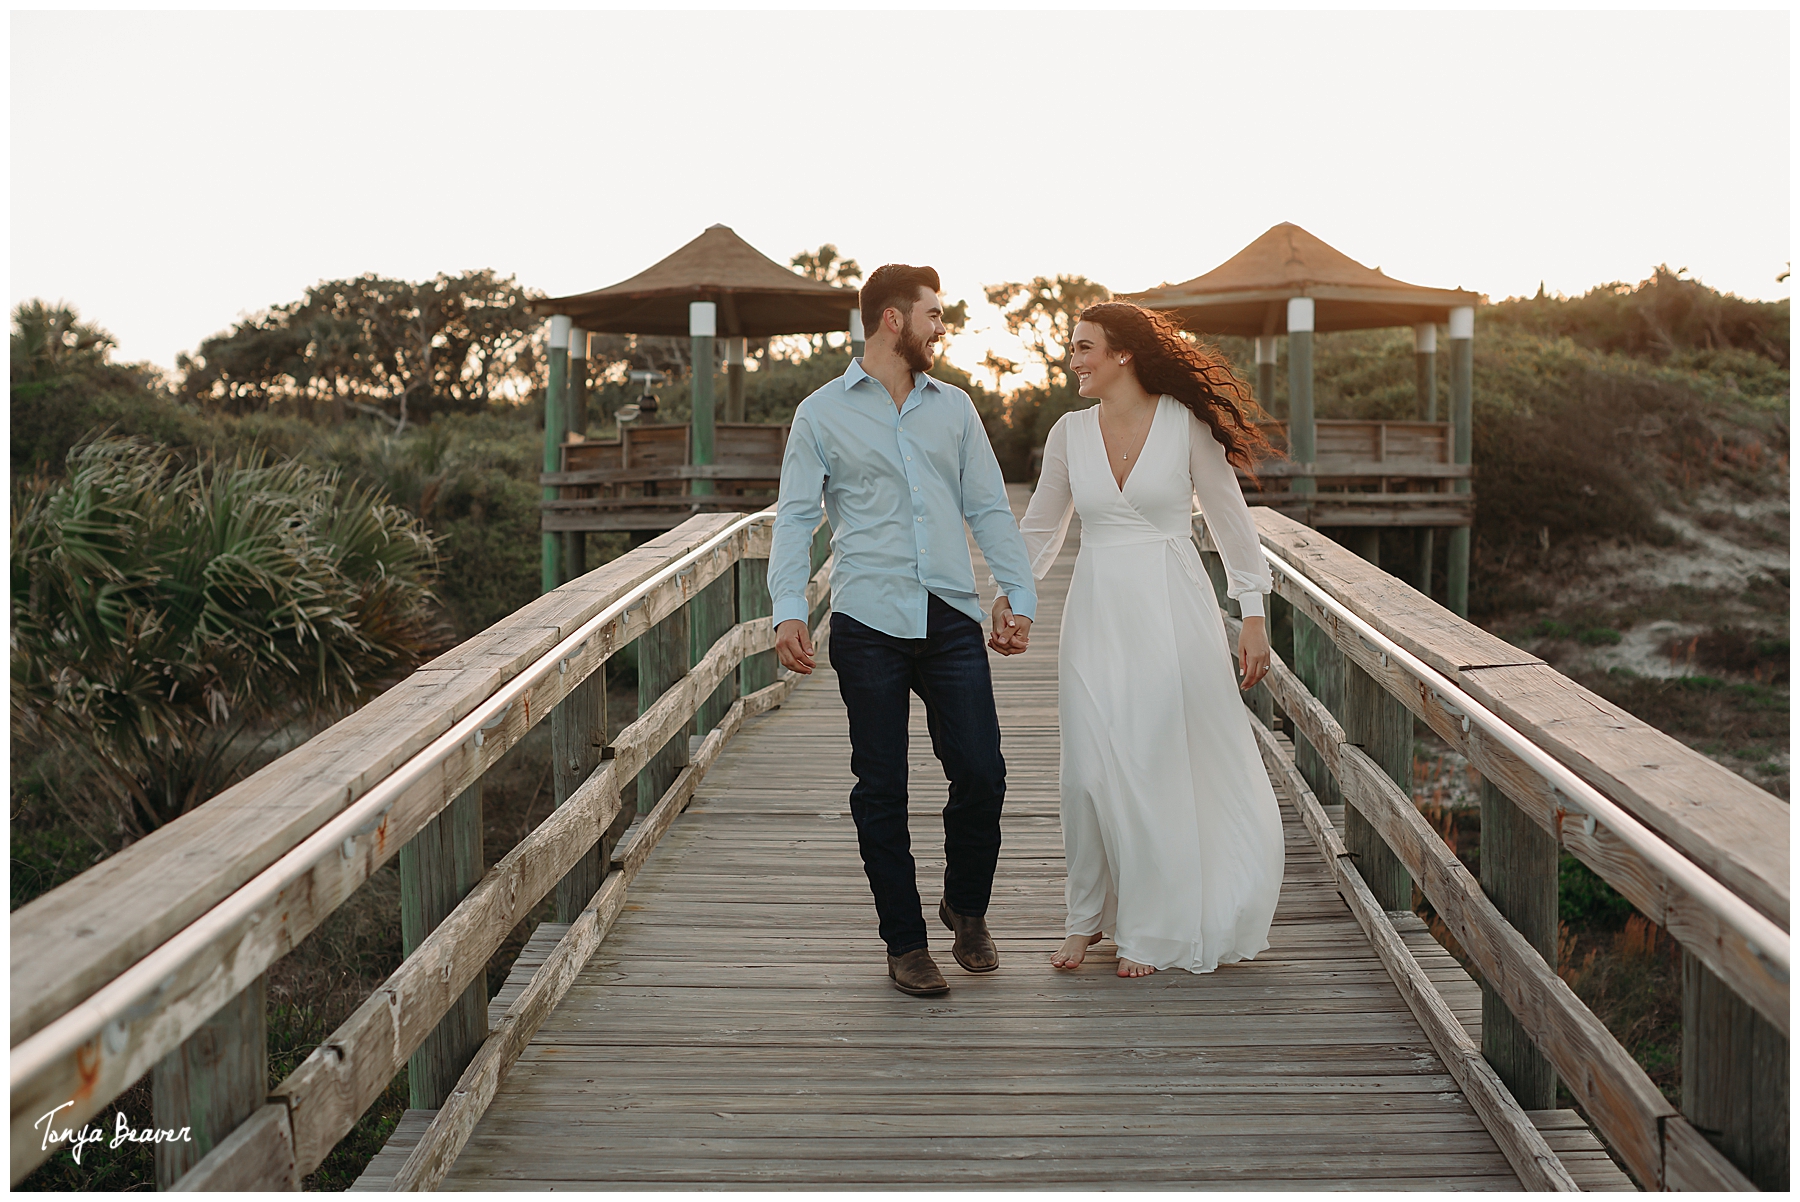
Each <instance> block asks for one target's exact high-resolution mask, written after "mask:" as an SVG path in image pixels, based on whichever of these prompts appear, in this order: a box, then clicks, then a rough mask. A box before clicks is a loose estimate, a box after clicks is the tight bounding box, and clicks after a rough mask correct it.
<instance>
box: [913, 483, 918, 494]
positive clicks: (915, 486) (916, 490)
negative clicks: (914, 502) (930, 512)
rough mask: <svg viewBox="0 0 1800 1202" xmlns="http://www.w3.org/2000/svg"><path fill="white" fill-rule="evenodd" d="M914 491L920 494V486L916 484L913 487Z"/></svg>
mask: <svg viewBox="0 0 1800 1202" xmlns="http://www.w3.org/2000/svg"><path fill="white" fill-rule="evenodd" d="M913 491H914V492H918V491H919V486H918V485H917V484H915V485H913Z"/></svg>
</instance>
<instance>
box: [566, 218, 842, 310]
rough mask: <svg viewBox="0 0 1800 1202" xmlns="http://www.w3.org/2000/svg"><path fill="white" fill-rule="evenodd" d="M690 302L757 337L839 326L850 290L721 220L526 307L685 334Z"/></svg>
mask: <svg viewBox="0 0 1800 1202" xmlns="http://www.w3.org/2000/svg"><path fill="white" fill-rule="evenodd" d="M693 301H712V302H714V303H715V304H717V305H718V306H719V313H718V317H719V321H718V329H719V333H720V334H722V335H726V336H730V337H748V338H765V337H768V336H770V335H773V334H822V333H826V332H828V331H831V330H842V329H846V328H848V326H849V324H850V310H852V309H854V308H856V307H857V293H856V289H854V288H839V287H836V286H834V285H832V284H822V283H820V282H819V281H817V280H810V279H807V278H806V277H805V276H803V275H798V274H796V273H795V272H793V271H790V270H788V269H787V268H786V267H783V266H781V264H779V263H776V262H775V261H774V260H772V259H770V258H768V257H766V256H765V255H763V254H762V252H760V251H758V250H757V249H756V248H755V247H754V246H751V245H750V244H749V243H748V242H745V241H744V240H743V239H742V238H740V237H738V236H737V235H736V234H735V233H733V232H732V231H731V229H730V228H729V227H728V226H723V225H711V226H708V227H707V228H706V231H705V232H704V233H702V234H701V235H700V236H699V237H698V238H695V239H694V240H693V241H692V242H689V243H688V244H687V245H686V246H684V247H682V248H681V249H680V250H678V251H676V252H675V253H674V254H672V255H670V256H669V257H668V258H666V259H664V260H662V262H660V263H657V264H655V265H654V266H652V267H649V268H647V269H645V270H643V271H640V272H639V273H638V274H636V275H634V276H632V277H631V278H630V279H628V280H624V281H622V282H620V283H617V284H614V285H613V286H612V287H610V288H601V289H599V290H598V291H595V292H583V293H581V294H579V295H577V296H559V297H552V298H550V299H549V300H541V301H534V302H532V305H531V311H532V312H533V313H535V314H538V315H539V316H548V315H550V314H553V313H560V314H565V315H567V316H568V317H569V318H571V319H572V320H573V321H574V323H575V325H576V326H577V327H578V328H580V329H583V330H587V331H589V332H591V333H596V334H669V335H677V336H685V335H686V334H687V332H688V305H689V304H690V303H691V302H693Z"/></svg>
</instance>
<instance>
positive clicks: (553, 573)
mask: <svg viewBox="0 0 1800 1202" xmlns="http://www.w3.org/2000/svg"><path fill="white" fill-rule="evenodd" d="M570 324H571V323H570V321H569V319H568V318H567V317H563V316H561V315H558V316H554V317H552V318H551V319H550V350H549V358H550V362H549V367H548V370H549V378H548V380H547V381H546V382H545V384H544V470H545V471H546V472H560V471H562V434H563V384H564V381H565V380H566V379H567V377H568V374H569V328H570ZM557 491H558V490H557V489H556V487H555V486H554V485H549V484H546V485H545V486H544V500H546V501H554V500H556V498H557ZM538 522H539V526H540V528H541V527H542V524H543V519H542V518H541V517H540V518H539V519H538ZM542 538H543V567H542V572H541V584H542V590H541V591H543V592H546V593H547V592H550V591H551V590H553V589H555V588H556V586H557V585H559V584H561V583H562V580H563V577H562V536H561V535H560V534H558V533H556V532H555V531H553V530H545V531H544V532H543V535H542Z"/></svg>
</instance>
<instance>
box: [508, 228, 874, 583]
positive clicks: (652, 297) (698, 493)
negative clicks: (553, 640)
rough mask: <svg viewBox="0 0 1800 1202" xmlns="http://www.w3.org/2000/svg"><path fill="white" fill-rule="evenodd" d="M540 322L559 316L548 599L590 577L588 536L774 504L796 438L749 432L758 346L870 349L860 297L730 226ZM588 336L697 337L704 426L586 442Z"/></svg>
mask: <svg viewBox="0 0 1800 1202" xmlns="http://www.w3.org/2000/svg"><path fill="white" fill-rule="evenodd" d="M531 311H532V312H533V313H537V314H540V315H543V316H547V317H549V318H550V383H549V394H548V404H547V406H546V410H545V412H546V415H547V416H546V420H545V425H544V429H545V438H544V473H543V475H542V476H541V477H540V483H541V484H542V485H543V488H544V496H543V503H542V507H543V530H544V589H545V590H546V591H548V590H550V589H552V588H555V587H556V586H557V585H558V584H561V583H563V582H565V581H568V580H572V579H574V578H575V577H576V576H579V575H581V574H582V572H583V571H584V570H585V568H586V564H585V562H584V561H585V553H584V549H585V542H586V536H587V534H588V533H589V532H592V531H605V530H630V531H639V532H644V533H650V532H655V531H662V530H670V529H673V528H674V527H676V526H679V525H680V524H681V523H682V522H685V521H687V519H689V518H690V517H693V516H694V515H695V514H696V513H718V512H754V511H755V510H758V509H762V508H764V507H766V506H767V505H769V504H770V503H771V502H772V501H773V499H774V494H775V490H776V487H777V485H778V484H779V482H780V479H781V452H782V448H783V447H784V446H785V445H786V442H787V427H786V426H785V425H760V424H756V423H750V422H746V421H744V385H745V380H744V370H745V368H744V359H745V342H746V340H747V339H750V338H768V337H773V336H775V335H779V334H820V333H826V332H829V331H834V330H848V331H849V333H850V336H851V339H852V341H853V344H858V343H860V341H861V338H862V326H861V321H860V312H859V311H858V309H857V291H856V289H854V288H840V287H838V286H836V285H833V284H826V283H822V282H820V281H818V280H814V279H809V278H807V277H806V276H803V275H799V274H797V273H795V272H793V271H790V270H789V269H788V268H786V267H783V266H782V265H781V264H779V263H777V262H775V261H774V260H773V259H770V258H769V257H768V256H766V255H764V254H763V253H762V252H761V251H759V250H757V249H756V248H755V247H754V246H751V245H750V244H749V243H748V242H746V241H744V240H743V239H742V238H740V237H738V235H737V234H736V233H735V232H734V231H733V230H732V229H731V228H730V227H728V226H724V225H712V226H708V227H707V228H706V230H705V231H704V232H702V233H701V234H700V236H699V237H697V238H695V239H694V240H693V241H691V242H689V243H687V244H686V245H685V246H682V247H681V248H680V249H678V250H676V251H675V252H674V253H673V254H671V255H669V256H667V257H666V258H664V259H662V260H660V261H659V262H657V263H655V264H653V265H651V266H650V267H648V268H645V269H644V270H643V271H640V272H639V273H638V274H636V275H634V276H632V277H631V278H630V279H627V280H621V281H620V282H619V283H617V284H613V285H611V286H610V287H606V288H599V289H595V290H594V291H592V292H582V293H578V294H576V295H573V296H558V297H551V298H549V299H548V300H542V301H536V302H534V303H533V304H532V306H531ZM589 334H641V335H657V336H662V337H680V336H681V335H683V334H685V335H687V336H688V338H689V339H690V342H691V348H692V353H691V355H690V358H689V362H690V364H691V365H692V366H691V370H690V373H689V381H690V388H691V394H692V398H693V407H692V419H691V420H690V421H689V422H688V423H686V424H679V425H677V424H671V423H667V422H655V421H644V422H641V423H631V424H630V425H628V426H625V427H624V428H623V429H622V431H621V433H620V436H619V437H618V438H616V439H606V440H590V439H586V438H585V437H584V435H585V433H586V428H587V400H586V387H585V382H586V377H587V373H586V370H585V363H586V359H587V339H588V335H589ZM718 337H723V338H724V339H725V379H726V389H725V404H724V408H723V414H722V415H721V414H720V413H718V412H717V411H716V407H715V404H714V392H713V370H712V369H713V363H714V346H713V341H714V339H715V338H718ZM855 349H856V351H857V353H860V350H861V348H860V346H859V345H858V346H856V348H855ZM720 416H722V417H723V420H718V419H719V418H720Z"/></svg>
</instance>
